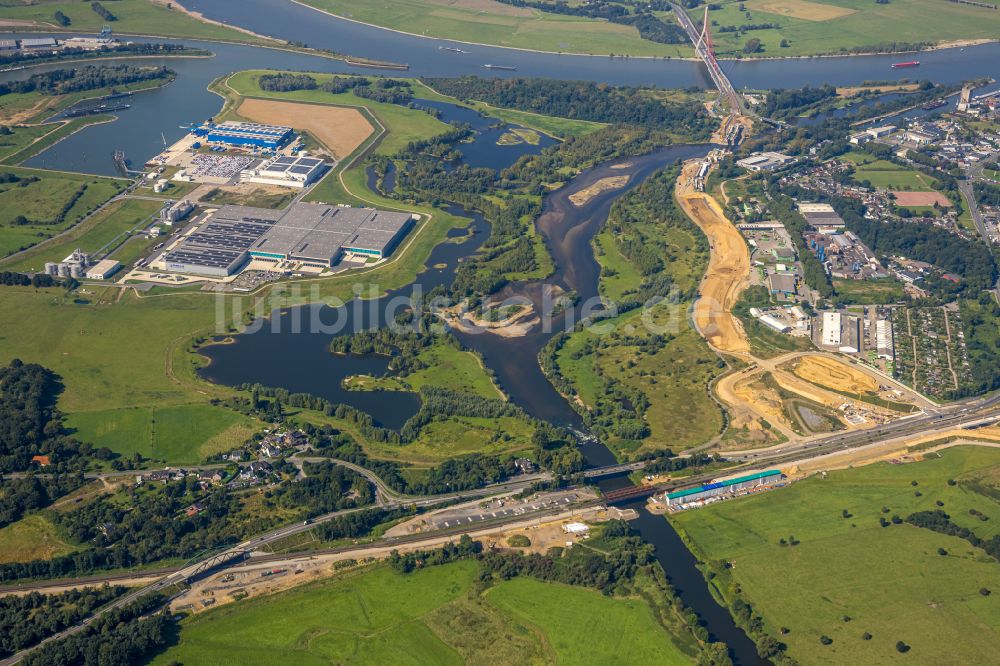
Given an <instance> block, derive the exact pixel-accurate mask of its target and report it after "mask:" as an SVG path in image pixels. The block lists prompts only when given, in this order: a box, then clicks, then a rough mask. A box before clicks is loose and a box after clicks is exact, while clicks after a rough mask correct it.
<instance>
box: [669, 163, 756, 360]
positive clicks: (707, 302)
mask: <svg viewBox="0 0 1000 666" xmlns="http://www.w3.org/2000/svg"><path fill="white" fill-rule="evenodd" d="M697 169H698V162H697V161H694V162H691V163H689V164H686V165H685V166H684V169H683V171H682V172H681V176H680V180H679V181H678V183H677V201H678V203H679V204H680V206H681V208H682V209H683V210H684V212H685V213H686V214H687V215H688V217H690V218H691V219H692V220H694V222H695V224H697V225H698V227H699V228H700V229H701V230H702V232H703V233H704V234H705V236H706V237H707V238H708V242H709V246H710V247H711V256H710V258H709V261H708V270H707V271H706V272H705V278H704V279H703V280H702V283H701V288H700V294H701V296H700V298H699V299H698V301H697V302H696V303H695V304H694V311H693V318H694V324H695V327H696V328H697V329H698V331H699V332H700V333H701V335H702V336H703V337H704V338H705V339H706V340H707V341H708V343H709V344H710V345H711V346H712V347H713V348H715V349H717V350H718V351H721V352H725V353H728V354H736V355H739V356H744V357H747V356H748V355H749V352H750V344H749V342H748V341H747V337H746V333H744V331H743V326H742V325H741V324H740V322H739V320H738V319H737V318H736V317H735V316H734V315H733V314H732V309H733V306H734V305H736V301H737V300H738V299H739V296H740V293H741V292H742V291H743V289H744V288H745V287H746V285H747V279H748V277H749V275H750V252H749V250H748V249H747V245H746V243H745V242H744V241H743V237H742V236H741V235H740V232H739V231H738V230H737V229H736V227H735V226H733V224H732V223H731V222H730V221H729V220H727V219H726V216H725V213H723V211H722V208H721V207H720V206H719V204H718V203H717V202H716V201H715V199H713V198H712V197H710V196H708V195H707V194H705V193H703V192H697V191H695V190H694V188H693V187H692V186H691V180H692V176H693V175H694V172H696V171H697Z"/></svg>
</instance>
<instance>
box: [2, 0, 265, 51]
mask: <svg viewBox="0 0 1000 666" xmlns="http://www.w3.org/2000/svg"><path fill="white" fill-rule="evenodd" d="M169 4H170V3H166V2H153V0H114V2H109V3H108V4H107V5H105V7H106V8H107V9H108V10H109V11H111V13H113V14H114V15H115V17H116V18H117V20H116V21H114V22H113V23H111V26H112V27H113V28H114V31H115V32H117V33H123V34H132V35H150V36H154V37H190V38H193V39H204V40H217V41H231V42H248V43H251V44H265V43H273V42H269V41H268V40H264V39H261V38H258V37H254V36H253V35H250V34H247V33H245V32H241V31H239V30H234V29H233V28H229V27H226V26H221V25H213V24H211V23H207V22H205V21H200V20H198V19H196V18H194V17H192V16H189V15H187V14H185V13H184V12H183V11H181V10H180V9H178V8H177V7H168V5H169ZM57 11H61V12H62V13H63V14H65V15H66V16H67V17H68V18H69V20H70V25H69V26H67V27H61V26H59V25H58V24H57V23H56V22H55V20H54V18H53V16H54V14H55V13H56V12H57ZM0 19H9V20H16V21H30V22H31V23H33V24H35V25H36V26H37V29H39V30H44V31H45V32H57V31H58V32H85V33H97V32H100V31H101V28H102V27H103V26H104V25H106V24H107V23H108V22H107V21H106V20H104V19H103V18H102V17H101V16H98V15H97V13H96V12H95V11H94V10H93V9H91V7H90V3H89V2H69V1H68V0H60V1H57V2H51V1H49V0H45V1H44V2H32V3H25V2H20V1H19V0H3V2H0ZM14 28H15V29H20V30H24V27H23V26H14ZM7 29H8V30H9V29H11V28H10V27H8V28H7Z"/></svg>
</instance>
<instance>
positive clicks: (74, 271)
mask: <svg viewBox="0 0 1000 666" xmlns="http://www.w3.org/2000/svg"><path fill="white" fill-rule="evenodd" d="M69 275H70V277H74V278H77V279H79V278H82V277H83V266H81V265H80V264H73V265H72V266H70V267H69Z"/></svg>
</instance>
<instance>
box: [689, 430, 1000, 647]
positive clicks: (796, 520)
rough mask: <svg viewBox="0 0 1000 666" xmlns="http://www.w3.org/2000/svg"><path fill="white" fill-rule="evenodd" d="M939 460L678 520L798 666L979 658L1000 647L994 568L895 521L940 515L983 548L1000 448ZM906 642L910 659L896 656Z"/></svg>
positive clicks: (845, 474)
mask: <svg viewBox="0 0 1000 666" xmlns="http://www.w3.org/2000/svg"><path fill="white" fill-rule="evenodd" d="M930 455H931V456H932V457H931V459H927V460H924V461H922V462H918V463H910V464H901V465H893V464H889V463H877V464H872V465H868V466H865V467H860V468H855V469H847V470H841V471H833V472H829V473H828V474H827V475H825V478H824V476H814V477H811V478H809V479H806V480H803V481H798V482H796V483H794V484H792V485H790V486H788V487H785V488H781V489H777V490H772V491H769V492H766V493H762V494H759V495H756V496H752V497H746V498H742V499H738V500H733V501H728V502H720V503H718V504H714V505H711V506H708V507H704V508H700V509H693V510H689V511H684V512H681V513H678V514H675V515H673V516H671V517H670V521H671V522H672V523H673V524H674V525H675V526H676V527H677V528H678V529H679V530H680V532H681V533H682V536H683V537H684V539H685V541H686V542H687V543H688V544H689V545H690V547H691V548H692V550H693V552H694V553H695V555H696V556H697V557H698V559H699V560H700V561H702V562H703V563H708V564H707V565H706V568H707V569H708V570H710V571H711V572H712V573H713V574H714V578H713V579H712V584H713V586H714V587H715V591H716V592H718V593H720V594H721V596H723V597H724V598H725V600H726V602H728V603H730V604H731V603H732V602H733V601H734V599H735V596H736V593H735V590H736V589H737V587H738V588H739V590H740V593H739V594H740V597H741V598H742V599H744V600H745V601H746V602H747V603H749V604H750V605H751V606H752V607H753V608H754V611H755V612H756V613H759V614H760V615H762V616H763V618H764V624H765V627H766V628H767V630H768V633H770V634H771V635H772V636H774V637H775V638H777V639H778V640H780V641H782V642H784V643H786V644H787V645H788V655H789V656H790V657H792V658H794V659H796V660H797V661H799V662H800V663H890V662H894V661H896V660H917V661H919V662H920V663H973V662H976V661H978V660H980V659H981V658H982V657H981V656H982V655H983V654H987V653H988V652H989V651H990V650H991V649H992V648H991V646H995V645H996V644H997V641H998V640H1000V604H998V601H997V592H998V591H1000V576H998V574H997V562H996V561H995V560H993V559H992V558H990V557H989V556H988V555H986V553H985V552H984V551H983V550H980V549H978V548H975V547H973V546H972V545H971V544H969V543H968V542H966V541H965V540H962V539H959V538H957V537H951V536H946V535H943V534H939V533H937V532H933V531H930V530H927V529H923V528H918V527H915V526H913V525H910V524H907V523H905V522H901V523H899V524H896V523H895V521H894V520H893V517H894V516H898V517H899V519H901V520H904V521H905V519H906V517H907V516H909V515H910V514H911V513H913V512H916V511H932V510H937V509H940V510H942V511H945V512H947V513H948V515H949V516H951V520H952V521H953V522H954V523H957V524H958V525H961V526H963V527H966V528H969V529H971V530H973V531H974V532H975V534H976V535H977V536H979V537H980V538H982V539H984V540H985V539H990V538H991V537H993V536H994V535H996V534H998V533H1000V523H998V521H1000V501H998V498H1000V483H998V479H1000V450H997V449H995V448H985V447H983V448H980V447H974V446H966V447H957V448H952V449H947V450H945V451H942V452H941V453H940V454H930ZM939 502H940V504H939ZM970 511H978V512H981V513H982V514H983V515H984V516H985V517H986V519H985V520H984V519H981V518H979V517H977V515H974V514H972V513H970ZM880 519H881V520H883V521H884V522H885V523H887V525H886V526H884V527H883V526H881V524H880ZM783 541H784V543H783ZM792 541H795V542H797V544H796V545H789V544H791V542H792ZM939 549H943V550H944V553H942V552H941V551H939ZM724 563H728V566H724ZM981 588H985V589H986V590H989V591H990V592H991V594H989V595H984V594H981V593H980V589H981ZM782 628H786V629H788V632H787V633H785V634H784V635H782V634H781V633H780V631H781V629H782ZM866 633H870V634H871V636H872V638H871V639H870V640H865V639H864V634H866ZM822 636H827V637H829V638H831V639H832V641H833V642H832V643H831V644H829V645H824V644H823V643H822V642H821V641H820V637H822ZM897 641H903V642H905V643H906V644H907V645H909V646H911V651H910V652H909V653H907V654H906V655H905V656H904V655H901V654H899V653H898V652H897V651H896V647H895V646H896V642H897Z"/></svg>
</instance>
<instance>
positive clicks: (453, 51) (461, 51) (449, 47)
mask: <svg viewBox="0 0 1000 666" xmlns="http://www.w3.org/2000/svg"><path fill="white" fill-rule="evenodd" d="M438 51H450V52H452V53H468V51H463V50H462V49H456V48H455V47H454V46H439V47H438Z"/></svg>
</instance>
